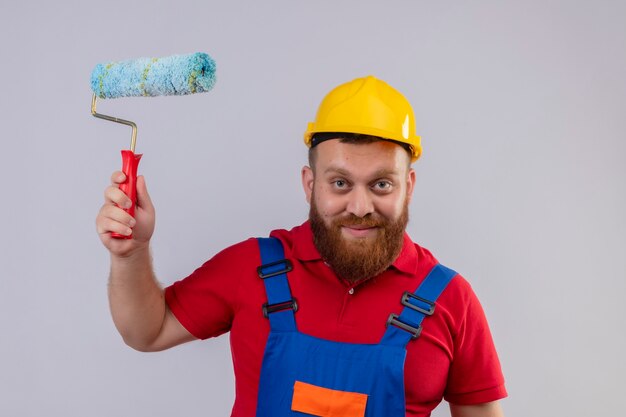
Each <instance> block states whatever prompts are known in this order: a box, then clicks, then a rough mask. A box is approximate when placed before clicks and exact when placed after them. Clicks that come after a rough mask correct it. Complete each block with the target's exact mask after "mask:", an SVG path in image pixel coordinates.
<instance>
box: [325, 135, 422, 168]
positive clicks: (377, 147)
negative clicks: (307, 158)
mask: <svg viewBox="0 0 626 417" xmlns="http://www.w3.org/2000/svg"><path fill="white" fill-rule="evenodd" d="M316 152H317V155H316V159H317V161H316V162H317V168H318V169H321V170H322V171H327V170H334V171H338V172H339V171H349V170H350V168H351V167H355V166H358V167H359V168H360V169H365V168H367V170H368V171H376V172H379V173H381V174H385V173H386V174H390V173H396V174H399V173H402V172H404V171H405V170H406V167H407V166H408V164H409V163H410V158H409V157H408V155H407V153H406V151H405V150H404V148H402V147H401V146H400V145H397V144H395V143H393V142H388V141H382V140H381V141H376V142H369V143H358V142H348V143H344V142H341V141H340V140H328V141H325V142H323V143H320V144H319V145H317V146H316Z"/></svg>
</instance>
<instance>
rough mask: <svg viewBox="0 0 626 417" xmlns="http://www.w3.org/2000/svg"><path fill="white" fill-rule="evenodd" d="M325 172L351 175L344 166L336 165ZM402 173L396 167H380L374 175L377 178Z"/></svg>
mask: <svg viewBox="0 0 626 417" xmlns="http://www.w3.org/2000/svg"><path fill="white" fill-rule="evenodd" d="M324 174H339V175H342V176H345V177H348V176H350V173H349V172H348V171H346V170H345V169H343V168H340V167H336V166H329V167H328V168H326V169H325V170H324ZM398 175H400V173H399V172H398V171H397V170H395V169H386V168H383V169H379V170H378V171H376V172H375V173H374V175H373V177H375V178H382V177H389V176H398Z"/></svg>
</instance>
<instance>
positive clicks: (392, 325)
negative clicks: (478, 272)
mask: <svg viewBox="0 0 626 417" xmlns="http://www.w3.org/2000/svg"><path fill="white" fill-rule="evenodd" d="M455 275H456V272H455V271H453V270H452V269H450V268H446V267H445V266H443V265H441V264H437V265H435V266H434V267H433V269H432V270H431V271H430V272H429V273H428V275H427V276H426V278H424V281H423V282H422V283H421V284H420V286H419V287H418V288H417V290H415V292H414V293H410V292H408V291H406V292H405V293H404V294H403V295H402V300H401V301H400V302H401V303H402V305H403V306H404V308H403V309H402V312H401V313H400V315H397V314H390V315H389V319H388V320H387V330H386V331H385V335H384V336H383V338H382V340H381V341H380V343H381V344H384V345H399V346H405V345H406V344H407V343H408V342H409V341H410V340H412V339H417V338H418V337H419V336H420V334H421V332H422V321H423V320H424V317H426V316H432V315H433V313H434V312H435V301H437V298H439V296H440V295H441V293H442V292H443V290H444V289H445V288H446V287H447V286H448V283H449V282H450V281H451V280H452V278H454V276H455Z"/></svg>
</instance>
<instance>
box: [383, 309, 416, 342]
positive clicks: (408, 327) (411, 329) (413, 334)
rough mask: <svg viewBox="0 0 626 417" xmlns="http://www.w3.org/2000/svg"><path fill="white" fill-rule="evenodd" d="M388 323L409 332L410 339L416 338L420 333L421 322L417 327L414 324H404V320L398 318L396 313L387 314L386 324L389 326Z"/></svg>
mask: <svg viewBox="0 0 626 417" xmlns="http://www.w3.org/2000/svg"><path fill="white" fill-rule="evenodd" d="M390 324H391V325H393V326H396V327H398V328H400V329H402V330H405V331H407V332H409V333H411V339H417V338H418V337H420V335H421V334H422V325H421V324H420V325H419V326H418V327H414V326H411V325H410V324H406V323H405V322H403V321H401V320H400V319H399V317H398V315H397V314H393V313H391V314H390V315H389V318H388V319H387V325H386V326H387V327H389V325H390Z"/></svg>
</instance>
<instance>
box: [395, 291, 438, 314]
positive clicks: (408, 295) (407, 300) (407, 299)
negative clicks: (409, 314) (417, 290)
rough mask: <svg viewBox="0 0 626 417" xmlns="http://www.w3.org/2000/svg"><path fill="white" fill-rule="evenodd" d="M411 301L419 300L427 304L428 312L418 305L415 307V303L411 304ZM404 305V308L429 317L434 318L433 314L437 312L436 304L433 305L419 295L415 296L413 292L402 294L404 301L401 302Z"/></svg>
mask: <svg viewBox="0 0 626 417" xmlns="http://www.w3.org/2000/svg"><path fill="white" fill-rule="evenodd" d="M411 299H414V300H417V301H421V302H422V303H424V304H426V305H428V306H429V308H428V310H427V309H425V308H423V307H420V306H418V305H415V304H413V303H411V302H410V300H411ZM400 302H401V303H402V305H403V306H406V307H408V308H410V309H411V310H415V311H417V312H420V313H422V314H425V315H427V316H432V315H433V313H434V312H435V303H433V302H432V301H429V300H427V299H425V298H422V297H420V296H419V295H415V294H413V293H412V292H408V291H405V292H404V294H402V301H400Z"/></svg>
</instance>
